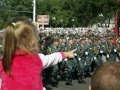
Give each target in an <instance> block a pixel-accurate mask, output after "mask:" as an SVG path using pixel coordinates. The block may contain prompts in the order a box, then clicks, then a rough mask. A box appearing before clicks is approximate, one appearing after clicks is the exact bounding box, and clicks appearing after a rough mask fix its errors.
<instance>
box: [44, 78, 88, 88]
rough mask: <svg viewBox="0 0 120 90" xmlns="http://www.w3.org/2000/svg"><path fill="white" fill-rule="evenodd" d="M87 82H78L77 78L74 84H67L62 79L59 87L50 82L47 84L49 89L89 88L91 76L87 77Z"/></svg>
mask: <svg viewBox="0 0 120 90" xmlns="http://www.w3.org/2000/svg"><path fill="white" fill-rule="evenodd" d="M85 81H86V83H85V84H78V82H77V80H73V83H72V84H73V85H69V86H68V85H65V82H64V81H60V82H59V85H58V87H52V86H51V85H50V84H48V85H46V89H47V90H88V86H89V84H90V78H87V79H85Z"/></svg>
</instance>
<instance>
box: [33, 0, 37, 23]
mask: <svg viewBox="0 0 120 90" xmlns="http://www.w3.org/2000/svg"><path fill="white" fill-rule="evenodd" d="M35 18H36V0H33V22H35V21H36V20H35Z"/></svg>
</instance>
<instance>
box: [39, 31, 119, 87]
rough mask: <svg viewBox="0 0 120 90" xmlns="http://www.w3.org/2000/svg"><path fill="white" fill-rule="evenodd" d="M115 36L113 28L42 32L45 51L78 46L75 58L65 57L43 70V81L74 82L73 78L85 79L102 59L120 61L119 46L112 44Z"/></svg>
mask: <svg viewBox="0 0 120 90" xmlns="http://www.w3.org/2000/svg"><path fill="white" fill-rule="evenodd" d="M81 33H82V34H81ZM96 33H97V34H96ZM113 39H114V33H113V32H112V31H110V30H106V31H104V33H103V32H93V31H92V30H87V31H86V32H77V31H76V32H75V30H73V32H72V31H65V32H63V31H60V30H58V31H50V32H42V33H40V34H39V41H40V52H42V53H43V52H44V54H51V53H54V52H61V51H70V50H73V49H77V50H76V52H75V58H74V59H72V60H70V59H69V58H66V59H65V60H63V61H62V62H61V63H59V64H57V65H54V66H52V67H49V68H47V69H46V70H44V72H43V78H44V79H45V80H43V82H44V81H47V80H48V81H50V84H51V85H52V86H57V85H58V84H59V81H61V80H64V81H65V82H66V83H65V84H66V85H72V80H73V79H76V80H78V83H85V80H84V79H85V78H87V77H90V76H91V75H92V72H93V71H94V69H95V67H97V66H99V65H100V64H101V63H104V62H107V61H116V62H119V60H120V46H119V44H116V45H113Z"/></svg>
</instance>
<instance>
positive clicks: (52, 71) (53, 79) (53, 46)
mask: <svg viewBox="0 0 120 90" xmlns="http://www.w3.org/2000/svg"><path fill="white" fill-rule="evenodd" d="M58 45H59V43H58V39H54V40H53V43H52V44H51V45H50V46H49V47H48V50H47V53H48V54H51V53H54V52H58V51H59V48H58ZM48 72H50V81H51V83H52V85H53V86H57V84H58V79H57V74H58V65H54V66H52V67H50V68H48Z"/></svg>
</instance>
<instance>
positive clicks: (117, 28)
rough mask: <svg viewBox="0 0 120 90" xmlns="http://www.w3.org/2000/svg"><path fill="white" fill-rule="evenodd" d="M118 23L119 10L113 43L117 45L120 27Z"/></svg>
mask: <svg viewBox="0 0 120 90" xmlns="http://www.w3.org/2000/svg"><path fill="white" fill-rule="evenodd" d="M118 23H119V15H118V10H117V11H116V17H115V27H114V33H115V39H114V42H113V44H114V45H116V44H117V42H118V38H119V27H118Z"/></svg>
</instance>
